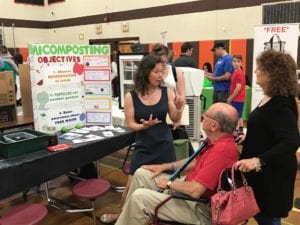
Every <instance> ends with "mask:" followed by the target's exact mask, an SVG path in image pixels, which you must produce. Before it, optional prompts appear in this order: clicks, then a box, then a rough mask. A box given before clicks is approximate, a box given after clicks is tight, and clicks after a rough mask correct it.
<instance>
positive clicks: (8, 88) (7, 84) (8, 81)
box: [0, 71, 16, 105]
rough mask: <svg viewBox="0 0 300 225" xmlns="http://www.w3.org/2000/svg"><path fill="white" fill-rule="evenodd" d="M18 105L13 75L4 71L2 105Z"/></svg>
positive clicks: (0, 86)
mask: <svg viewBox="0 0 300 225" xmlns="http://www.w3.org/2000/svg"><path fill="white" fill-rule="evenodd" d="M15 103H16V95H15V85H14V78H13V73H12V72H11V71H4V72H1V73H0V105H13V104H15Z"/></svg>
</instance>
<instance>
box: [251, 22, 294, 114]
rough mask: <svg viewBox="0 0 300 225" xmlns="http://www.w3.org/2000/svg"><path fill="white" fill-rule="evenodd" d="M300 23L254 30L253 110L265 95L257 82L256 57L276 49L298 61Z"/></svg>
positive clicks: (272, 25)
mask: <svg viewBox="0 0 300 225" xmlns="http://www.w3.org/2000/svg"><path fill="white" fill-rule="evenodd" d="M298 36H299V24H271V25H261V26H256V27H255V30H254V50H253V76H252V102H251V108H252V110H253V109H254V108H256V107H257V105H258V104H259V102H260V101H261V99H262V97H263V92H262V89H261V88H260V87H259V86H258V85H257V84H256V75H255V73H254V71H255V69H256V58H257V56H258V55H259V54H260V53H261V52H262V51H264V50H267V49H275V50H277V51H282V52H286V53H289V54H290V55H291V56H292V57H293V59H294V60H295V61H296V62H297V53H298Z"/></svg>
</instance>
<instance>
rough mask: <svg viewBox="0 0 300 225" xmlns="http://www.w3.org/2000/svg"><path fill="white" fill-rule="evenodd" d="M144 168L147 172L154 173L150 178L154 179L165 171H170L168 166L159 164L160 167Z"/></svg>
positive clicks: (145, 166)
mask: <svg viewBox="0 0 300 225" xmlns="http://www.w3.org/2000/svg"><path fill="white" fill-rule="evenodd" d="M142 168H144V169H146V170H150V171H151V172H153V174H152V176H151V177H150V178H151V179H153V178H154V177H157V176H159V175H160V174H161V173H162V172H163V171H165V170H168V169H169V168H167V164H158V165H144V166H142Z"/></svg>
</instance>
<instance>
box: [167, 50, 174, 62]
mask: <svg viewBox="0 0 300 225" xmlns="http://www.w3.org/2000/svg"><path fill="white" fill-rule="evenodd" d="M173 60H174V52H173V50H171V49H169V55H168V63H167V64H169V65H171V66H174V63H173Z"/></svg>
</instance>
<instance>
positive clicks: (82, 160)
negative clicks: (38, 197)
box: [0, 128, 134, 199]
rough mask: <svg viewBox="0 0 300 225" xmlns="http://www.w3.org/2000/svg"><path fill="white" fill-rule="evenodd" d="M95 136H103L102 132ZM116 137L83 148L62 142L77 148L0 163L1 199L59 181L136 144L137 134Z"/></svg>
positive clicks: (117, 135) (84, 145)
mask: <svg viewBox="0 0 300 225" xmlns="http://www.w3.org/2000/svg"><path fill="white" fill-rule="evenodd" d="M124 129H125V128H124ZM91 133H93V134H96V135H100V136H103V135H102V132H101V131H98V132H91ZM113 133H114V136H113V137H108V138H107V137H106V138H105V139H102V140H99V141H92V142H86V143H81V144H73V143H72V142H71V141H67V140H61V139H59V143H67V144H72V145H73V147H72V148H71V149H67V150H63V151H57V152H48V151H47V150H46V149H41V151H37V152H34V153H29V154H26V155H22V156H17V157H14V158H10V159H0V199H3V198H6V197H9V196H11V195H13V194H16V193H18V192H22V191H24V190H28V189H29V188H31V187H34V186H36V185H39V184H41V183H43V182H45V181H48V180H51V179H54V178H57V177H59V176H60V175H63V174H66V173H68V172H70V171H72V170H74V169H76V168H78V167H81V166H83V165H86V164H87V163H90V162H93V161H96V160H97V159H100V158H102V157H105V156H107V155H109V154H111V153H113V152H115V151H117V150H119V149H121V148H124V147H126V146H128V145H130V144H132V143H133V142H134V133H133V132H130V131H128V130H126V132H124V133H117V132H115V131H113Z"/></svg>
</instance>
